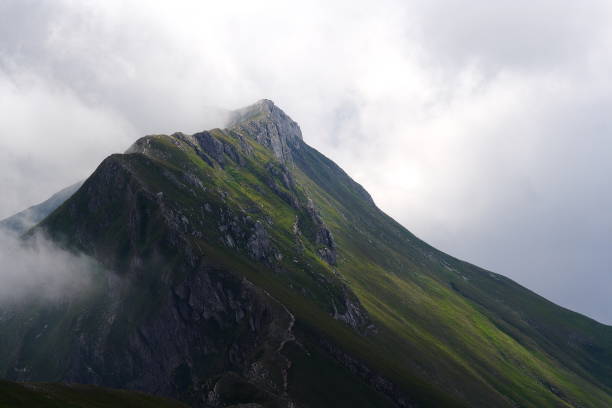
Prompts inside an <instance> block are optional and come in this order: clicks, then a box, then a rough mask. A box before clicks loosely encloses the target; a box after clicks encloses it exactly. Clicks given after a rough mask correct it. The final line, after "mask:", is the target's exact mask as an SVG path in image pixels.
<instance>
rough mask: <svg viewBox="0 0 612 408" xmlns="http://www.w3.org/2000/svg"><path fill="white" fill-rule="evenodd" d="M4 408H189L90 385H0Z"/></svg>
mask: <svg viewBox="0 0 612 408" xmlns="http://www.w3.org/2000/svg"><path fill="white" fill-rule="evenodd" d="M0 407H3V408H32V407H36V408H186V405H183V404H181V403H178V402H175V401H171V400H168V399H165V398H160V397H152V396H150V395H146V394H141V393H138V392H134V391H120V390H110V389H105V388H99V387H93V386H87V385H77V384H70V385H62V384H46V383H29V384H20V383H13V382H8V381H0Z"/></svg>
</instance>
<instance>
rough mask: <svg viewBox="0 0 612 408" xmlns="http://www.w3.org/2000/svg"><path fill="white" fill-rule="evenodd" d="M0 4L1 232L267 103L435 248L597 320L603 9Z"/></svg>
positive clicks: (606, 137)
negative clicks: (158, 150) (22, 214)
mask: <svg viewBox="0 0 612 408" xmlns="http://www.w3.org/2000/svg"><path fill="white" fill-rule="evenodd" d="M302 3H303V4H295V3H291V4H290V3H287V2H281V1H269V2H263V3H262V2H256V3H253V2H246V1H244V2H223V4H220V3H219V2H217V3H216V4H215V5H211V4H210V3H209V2H198V1H193V2H190V1H186V2H172V4H171V3H169V2H147V3H146V5H145V4H144V3H143V2H138V1H112V0H108V1H82V2H74V1H68V0H66V1H56V2H44V1H33V0H30V1H18V0H7V1H4V2H2V4H1V5H0V108H1V109H2V112H4V114H3V120H2V121H0V187H1V188H2V189H3V191H5V192H6V194H5V197H6V199H5V200H2V201H1V202H0V217H3V216H8V215H10V214H11V213H13V212H16V211H18V210H21V209H23V208H25V207H27V206H28V205H31V204H33V203H35V202H36V201H41V200H43V199H45V198H46V197H48V196H49V195H51V194H52V193H53V192H55V191H57V190H59V189H60V188H62V187H65V186H67V185H69V184H71V183H73V182H74V181H76V180H78V179H81V178H84V177H86V176H87V174H89V172H91V171H92V170H93V169H94V168H95V166H96V165H97V164H98V163H99V162H100V160H101V159H102V158H103V157H104V156H106V155H107V154H109V153H112V152H116V151H122V150H124V149H125V148H127V147H128V146H129V144H130V143H131V142H132V141H133V140H135V139H136V138H137V137H138V136H141V135H143V134H147V133H168V132H174V131H178V130H180V131H185V132H193V131H197V130H201V129H204V128H208V127H211V126H216V125H219V118H218V116H217V115H216V114H215V112H216V111H215V108H226V109H231V108H235V107H239V106H243V105H247V104H249V103H251V102H253V101H255V100H257V99H260V98H264V97H265V98H270V99H272V100H274V101H275V102H276V103H277V104H278V105H279V106H281V107H282V108H283V109H285V110H286V111H287V113H288V114H290V115H291V116H292V117H293V118H294V119H295V120H297V121H298V122H299V123H300V125H301V127H302V130H303V133H304V136H305V139H306V141H307V142H308V143H310V144H312V145H314V146H315V147H317V148H318V149H320V150H321V151H322V152H323V153H325V154H327V155H328V156H330V157H331V158H333V159H334V160H336V161H337V162H338V163H339V164H340V165H341V166H342V167H343V168H345V169H346V170H347V171H348V172H349V174H351V175H353V176H354V177H355V178H356V179H357V180H358V181H359V182H361V183H362V184H363V185H364V186H365V187H366V188H367V189H368V190H369V191H370V192H371V193H372V195H373V197H374V199H375V200H376V202H377V203H378V205H379V206H380V207H381V208H383V209H384V210H385V211H387V212H389V213H390V214H391V215H392V216H394V217H395V218H396V219H398V220H399V221H400V222H402V223H403V224H404V225H405V226H406V227H408V228H409V229H410V230H412V231H413V232H415V233H416V234H417V235H419V236H421V237H422V238H424V239H425V240H427V241H429V242H430V243H432V244H434V245H436V246H438V247H440V248H441V249H443V250H445V251H447V252H449V253H451V254H453V255H456V256H458V257H460V258H463V259H466V260H468V261H471V262H473V263H476V264H479V265H481V266H484V267H487V268H490V269H492V270H495V271H497V272H500V273H503V274H505V275H507V276H510V277H512V278H514V279H516V280H518V281H519V282H520V283H523V284H525V285H526V286H528V287H530V288H532V289H534V290H536V291H537V292H539V293H541V294H543V295H545V296H547V297H549V298H551V299H552V300H554V301H556V302H558V303H560V304H562V305H565V306H567V307H570V308H573V309H577V310H579V311H581V312H583V313H586V314H588V315H590V316H593V317H596V318H598V319H600V320H603V321H606V322H612V301H611V300H609V296H608V294H607V293H606V288H607V287H609V285H610V283H612V271H611V266H612V255H610V254H609V253H611V251H609V250H608V246H609V245H610V243H611V242H612V214H610V212H609V208H611V204H612V193H610V192H609V189H608V188H606V187H607V184H608V183H607V179H608V174H610V172H611V170H612V160H611V159H612V157H611V156H612V137H610V130H611V129H610V128H611V127H612V120H611V119H610V115H609V112H610V110H611V109H612V96H611V95H612V82H611V80H610V79H609V72H610V71H611V68H612V51H610V50H612V47H610V45H611V40H612V33H611V32H610V28H609V24H607V21H609V17H610V16H611V13H612V9H611V6H610V5H609V3H608V2H604V1H596V0H594V1H589V2H588V3H581V4H580V5H577V3H576V2H571V1H564V0H561V1H559V0H549V1H541V2H537V3H534V2H527V1H509V0H499V1H496V2H488V1H484V0H482V1H480V0H479V1H472V2H469V3H466V2H460V1H458V0H445V1H442V0H433V1H431V0H430V1H419V0H413V1H408V2H406V1H399V0H383V1H376V2H373V1H356V2H355V1H351V2H348V1H339V2H333V3H332V4H330V3H329V2H322V1H320V2H319V1H313V2H302Z"/></svg>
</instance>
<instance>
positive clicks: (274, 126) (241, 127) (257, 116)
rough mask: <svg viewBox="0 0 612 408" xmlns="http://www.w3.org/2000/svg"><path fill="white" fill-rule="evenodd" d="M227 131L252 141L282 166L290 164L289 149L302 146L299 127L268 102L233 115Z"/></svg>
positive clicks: (257, 104) (257, 103)
mask: <svg viewBox="0 0 612 408" xmlns="http://www.w3.org/2000/svg"><path fill="white" fill-rule="evenodd" d="M227 128H228V129H230V130H233V131H235V132H237V133H240V134H246V135H248V136H249V137H252V138H254V139H255V140H256V141H257V142H258V143H260V144H262V145H263V146H265V147H267V148H269V149H270V150H272V152H273V153H274V155H275V156H276V158H277V159H278V160H279V161H281V162H282V163H284V164H288V163H291V162H292V153H291V151H292V149H299V148H300V146H301V143H302V131H301V130H300V127H299V126H298V124H297V123H296V122H294V121H293V120H292V119H291V118H290V117H289V116H287V115H286V114H285V112H283V111H282V110H281V109H279V108H277V107H276V105H274V103H273V102H272V101H270V100H268V99H262V100H260V101H258V102H256V103H255V104H253V105H251V106H247V107H246V108H242V109H239V110H236V111H234V112H232V114H231V115H230V119H229V121H228V123H227Z"/></svg>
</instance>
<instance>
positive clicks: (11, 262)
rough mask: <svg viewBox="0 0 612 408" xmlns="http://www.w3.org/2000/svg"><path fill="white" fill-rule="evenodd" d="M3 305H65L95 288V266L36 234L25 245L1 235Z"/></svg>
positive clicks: (0, 278) (1, 296) (0, 277)
mask: <svg viewBox="0 0 612 408" xmlns="http://www.w3.org/2000/svg"><path fill="white" fill-rule="evenodd" d="M0 265H2V267H1V268H0V281H1V282H2V285H0V304H3V305H6V304H11V303H14V302H20V301H23V300H24V299H37V300H43V301H60V300H61V301H64V300H66V299H70V298H74V297H76V296H83V295H84V294H86V293H87V290H88V289H90V288H91V285H92V284H93V273H94V271H95V269H96V266H95V263H94V262H93V261H92V260H91V259H89V258H87V257H86V256H84V255H77V254H73V253H70V252H67V251H65V250H63V249H60V248H59V247H57V246H56V245H55V244H53V243H52V242H50V241H49V240H47V239H46V238H45V237H44V236H43V235H41V234H37V235H35V236H33V237H32V238H30V239H29V240H27V241H23V240H21V239H19V238H17V237H15V236H13V235H11V234H8V233H6V232H3V231H0Z"/></svg>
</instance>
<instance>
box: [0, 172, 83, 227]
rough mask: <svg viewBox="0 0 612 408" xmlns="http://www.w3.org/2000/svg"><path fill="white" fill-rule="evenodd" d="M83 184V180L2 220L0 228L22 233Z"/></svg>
mask: <svg viewBox="0 0 612 408" xmlns="http://www.w3.org/2000/svg"><path fill="white" fill-rule="evenodd" d="M82 184H83V182H82V181H80V182H78V183H75V184H73V185H71V186H69V187H66V188H65V189H63V190H61V191H59V192H57V193H55V194H53V195H52V196H51V197H50V198H49V199H47V200H45V201H43V202H42V203H40V204H36V205H33V206H32V207H30V208H27V209H25V210H23V211H21V212H19V213H17V214H15V215H13V216H11V217H8V218H5V219H3V220H1V221H0V230H6V231H9V232H11V233H15V234H22V233H24V232H25V231H27V230H28V229H30V228H32V227H33V226H34V225H36V224H38V223H39V222H40V221H42V220H43V219H44V218H45V217H46V216H47V215H49V214H51V213H52V212H53V211H54V210H55V209H56V208H57V207H59V206H60V205H61V204H62V203H63V202H64V201H66V200H67V199H69V198H70V196H72V195H73V194H74V193H75V192H76V191H77V190H78V189H79V187H81V185H82Z"/></svg>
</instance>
